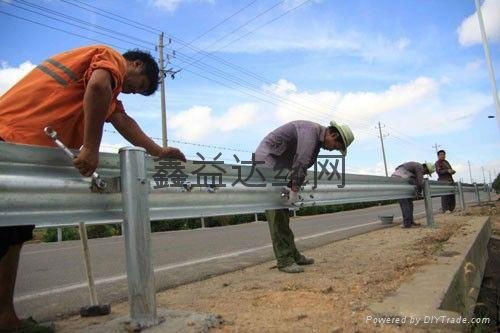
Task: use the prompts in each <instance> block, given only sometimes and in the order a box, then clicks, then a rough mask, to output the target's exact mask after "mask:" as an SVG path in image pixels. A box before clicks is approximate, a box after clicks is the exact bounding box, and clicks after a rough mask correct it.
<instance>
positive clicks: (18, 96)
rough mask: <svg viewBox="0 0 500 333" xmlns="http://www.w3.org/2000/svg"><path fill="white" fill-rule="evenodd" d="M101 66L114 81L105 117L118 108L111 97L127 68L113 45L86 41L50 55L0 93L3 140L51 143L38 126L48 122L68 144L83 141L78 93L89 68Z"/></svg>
mask: <svg viewBox="0 0 500 333" xmlns="http://www.w3.org/2000/svg"><path fill="white" fill-rule="evenodd" d="M96 69H105V70H107V71H109V72H110V74H111V75H112V77H113V80H114V86H113V97H112V102H111V105H110V108H109V110H104V111H103V112H107V114H106V120H108V119H109V117H110V116H111V115H112V114H113V113H114V112H124V110H123V105H122V103H121V102H120V101H119V100H117V96H118V94H119V93H120V92H121V90H122V85H123V79H124V77H125V74H126V70H127V62H126V60H125V58H123V56H122V55H121V54H119V53H118V52H116V51H115V50H113V49H111V48H109V47H106V46H102V45H97V46H88V47H82V48H78V49H73V50H70V51H68V52H63V53H60V54H58V55H55V56H53V57H51V58H49V59H47V60H45V61H44V62H43V63H42V64H40V65H39V66H37V67H36V68H34V69H33V70H32V71H31V72H29V73H28V74H27V75H26V76H25V77H24V78H23V79H21V80H20V81H19V82H18V83H16V84H15V85H14V86H13V87H12V88H11V89H10V90H8V91H7V92H6V93H5V94H4V95H3V96H1V97H0V138H3V139H4V140H5V141H7V142H15V143H24V144H32V145H40V146H54V143H53V142H52V140H50V139H49V138H48V137H47V136H46V135H45V133H44V132H43V129H44V128H45V127H46V126H52V127H53V128H54V129H55V130H56V131H57V133H58V135H59V138H60V140H61V141H62V142H63V143H64V144H65V145H67V146H68V147H69V148H74V149H78V148H80V146H81V145H82V144H83V135H84V113H83V96H84V93H85V89H86V86H87V82H88V81H89V79H90V77H91V75H92V72H93V71H94V70H96Z"/></svg>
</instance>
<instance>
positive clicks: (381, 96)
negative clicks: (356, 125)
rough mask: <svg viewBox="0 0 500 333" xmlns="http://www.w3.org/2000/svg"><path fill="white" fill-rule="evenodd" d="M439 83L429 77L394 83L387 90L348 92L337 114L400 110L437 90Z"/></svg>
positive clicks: (369, 114) (354, 115) (347, 115)
mask: <svg viewBox="0 0 500 333" xmlns="http://www.w3.org/2000/svg"><path fill="white" fill-rule="evenodd" d="M438 86H439V85H438V83H437V82H436V81H435V80H434V79H431V78H428V77H419V78H417V79H415V80H413V81H411V82H408V83H403V84H396V85H392V86H390V87H389V89H387V90H386V91H383V92H379V93H375V92H354V93H347V94H345V95H344V96H343V97H342V100H341V101H340V103H339V104H338V105H337V108H338V109H339V110H340V111H339V112H338V113H337V114H339V115H341V116H344V117H353V118H357V117H361V118H371V117H373V116H375V115H377V114H380V113H385V112H389V111H393V110H398V109H401V108H404V107H407V106H408V105H411V104H413V103H415V102H416V101H418V100H420V99H422V98H423V97H425V96H428V95H429V94H431V93H433V92H436V91H437V89H438Z"/></svg>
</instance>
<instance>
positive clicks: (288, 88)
mask: <svg viewBox="0 0 500 333" xmlns="http://www.w3.org/2000/svg"><path fill="white" fill-rule="evenodd" d="M263 89H264V90H268V91H270V92H272V93H275V94H276V95H279V96H285V95H287V94H289V93H294V92H296V91H297V86H295V84H293V83H291V82H289V81H287V80H285V79H280V80H278V82H276V83H273V84H270V85H264V87H263Z"/></svg>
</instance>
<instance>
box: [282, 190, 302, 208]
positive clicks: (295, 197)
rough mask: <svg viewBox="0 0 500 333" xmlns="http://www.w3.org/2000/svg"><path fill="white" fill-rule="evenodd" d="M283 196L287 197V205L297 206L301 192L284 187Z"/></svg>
mask: <svg viewBox="0 0 500 333" xmlns="http://www.w3.org/2000/svg"><path fill="white" fill-rule="evenodd" d="M282 195H283V198H284V199H285V205H288V206H295V204H296V203H297V202H298V201H299V199H300V198H299V192H298V191H294V190H293V189H292V188H290V187H286V188H283V194H282Z"/></svg>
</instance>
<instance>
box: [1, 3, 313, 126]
mask: <svg viewBox="0 0 500 333" xmlns="http://www.w3.org/2000/svg"><path fill="white" fill-rule="evenodd" d="M0 12H1V13H3V14H6V15H9V16H12V17H15V18H18V19H22V20H25V21H28V22H31V23H34V24H38V25H41V26H44V27H47V28H51V29H54V30H57V31H60V32H64V33H67V34H70V35H74V36H77V37H81V38H84V39H88V40H92V41H95V42H99V43H103V44H108V45H111V46H113V47H115V48H119V49H124V48H122V47H119V46H116V45H113V44H111V43H106V42H103V41H101V40H98V39H94V38H89V37H86V36H83V35H80V34H76V33H72V32H69V31H66V30H62V29H59V28H56V27H53V26H50V25H46V24H43V23H40V22H37V21H32V20H29V19H25V18H22V17H19V16H16V15H13V14H9V13H6V12H3V11H0ZM63 23H65V24H69V23H68V22H63ZM80 28H81V27H80ZM197 67H199V66H197ZM201 69H204V68H201ZM190 72H192V73H195V72H194V71H190ZM195 74H196V73H195ZM198 75H199V74H198ZM219 76H220V77H222V78H224V79H227V78H225V77H224V76H221V75H219ZM203 77H205V76H203ZM205 78H207V77H205ZM207 79H209V78H207ZM212 81H214V80H212ZM232 81H233V82H235V83H236V84H238V85H240V86H242V87H245V86H244V85H242V84H241V83H238V82H236V81H234V80H232ZM215 82H218V81H215ZM218 83H220V82H218ZM225 86H227V85H225ZM227 87H229V86H227ZM229 88H231V89H232V87H229ZM253 90H254V91H257V93H259V94H262V92H261V91H258V90H256V89H254V88H253ZM245 94H247V95H249V96H252V97H254V98H258V99H259V100H261V101H264V102H267V103H271V104H273V105H276V106H279V105H278V104H276V103H272V102H269V101H268V100H265V99H263V98H260V97H258V96H256V95H253V94H248V93H246V92H245ZM274 99H277V100H279V101H280V102H283V101H285V103H288V104H290V102H288V101H286V100H284V99H282V98H281V99H279V98H276V97H274ZM292 105H293V103H292ZM294 106H295V105H294ZM299 106H300V105H299ZM302 109H304V106H302ZM307 116H308V117H310V114H307Z"/></svg>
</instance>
